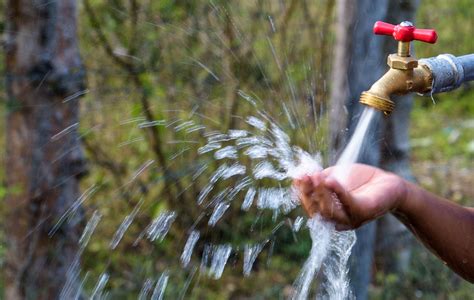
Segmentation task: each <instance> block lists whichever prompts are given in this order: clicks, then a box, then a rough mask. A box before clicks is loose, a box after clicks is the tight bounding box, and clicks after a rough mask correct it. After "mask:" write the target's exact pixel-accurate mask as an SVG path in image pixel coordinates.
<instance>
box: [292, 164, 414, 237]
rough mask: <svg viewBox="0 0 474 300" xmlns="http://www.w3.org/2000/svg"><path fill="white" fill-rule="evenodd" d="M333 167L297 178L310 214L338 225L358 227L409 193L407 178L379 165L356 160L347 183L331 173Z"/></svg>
mask: <svg viewBox="0 0 474 300" xmlns="http://www.w3.org/2000/svg"><path fill="white" fill-rule="evenodd" d="M335 168H336V167H331V168H328V169H325V170H323V171H322V172H317V173H314V174H312V175H305V176H303V177H302V178H300V179H295V180H294V186H295V187H296V188H297V190H298V192H299V197H300V200H301V204H302V206H303V208H304V209H305V211H306V212H307V213H308V215H310V216H312V215H314V214H315V213H319V214H321V215H322V216H323V217H324V218H326V219H329V220H331V221H334V222H335V223H336V229H338V230H348V229H354V228H357V227H359V226H361V225H363V224H364V223H366V222H369V221H371V220H374V219H376V218H378V217H379V216H381V215H384V214H386V213H387V212H390V211H393V210H395V209H396V208H397V207H399V205H400V203H401V202H402V201H403V200H404V199H405V197H406V195H405V194H406V185H405V181H404V180H403V179H402V178H400V177H398V176H397V175H395V174H392V173H389V172H385V171H382V170H380V169H377V168H375V167H371V166H367V165H362V164H354V165H351V166H350V167H349V170H348V172H349V175H348V176H347V179H346V180H345V182H344V183H343V184H341V183H339V182H338V181H337V180H336V179H335V178H334V177H332V176H331V175H332V174H333V173H334V171H335Z"/></svg>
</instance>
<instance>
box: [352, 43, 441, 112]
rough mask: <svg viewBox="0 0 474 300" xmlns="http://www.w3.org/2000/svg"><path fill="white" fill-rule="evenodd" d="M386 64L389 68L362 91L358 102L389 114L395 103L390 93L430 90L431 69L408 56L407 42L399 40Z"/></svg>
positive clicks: (401, 93)
mask: <svg viewBox="0 0 474 300" xmlns="http://www.w3.org/2000/svg"><path fill="white" fill-rule="evenodd" d="M387 64H388V65H389V67H390V69H389V70H388V71H387V73H385V74H384V75H383V76H382V77H381V78H380V79H379V80H378V81H376V82H375V83H374V84H373V85H372V86H371V87H370V89H369V90H368V91H365V92H362V94H361V96H360V101H359V102H360V103H362V104H365V105H368V106H371V107H373V108H375V109H378V110H380V111H382V112H383V113H384V114H385V115H389V114H390V113H391V112H392V111H393V109H394V108H395V103H394V102H393V101H392V100H391V96H392V95H405V94H408V93H412V92H416V93H422V94H424V93H427V92H429V91H430V90H431V86H432V83H433V77H432V74H431V71H430V69H429V68H428V67H426V66H425V65H423V64H418V60H417V59H416V58H414V57H412V56H410V43H409V42H399V45H398V53H396V54H390V55H389V56H388V59H387Z"/></svg>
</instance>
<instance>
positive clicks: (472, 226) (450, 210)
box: [394, 182, 474, 282]
mask: <svg viewBox="0 0 474 300" xmlns="http://www.w3.org/2000/svg"><path fill="white" fill-rule="evenodd" d="M394 215H395V216H397V218H399V219H400V220H401V221H402V222H403V223H404V224H405V225H406V226H407V227H408V228H409V229H410V230H411V231H412V232H413V233H414V234H415V235H416V236H417V237H418V238H419V239H420V240H421V241H422V242H423V243H424V244H425V245H426V246H427V247H428V248H429V249H431V250H432V252H434V253H435V254H436V255H437V256H438V257H439V258H441V259H442V260H443V261H444V262H446V264H447V265H448V266H449V267H450V268H451V269H453V270H454V271H455V272H456V273H458V274H459V275H461V276H462V277H464V278H465V279H467V280H469V281H471V282H474V210H473V209H470V208H465V207H462V206H460V205H458V204H455V203H453V202H450V201H448V200H446V199H443V198H440V197H438V196H435V195H433V194H431V193H429V192H427V191H425V190H423V189H421V188H420V187H418V186H416V185H414V184H412V183H408V182H407V183H406V197H404V199H402V200H401V201H400V205H399V206H398V207H397V209H396V210H395V211H394Z"/></svg>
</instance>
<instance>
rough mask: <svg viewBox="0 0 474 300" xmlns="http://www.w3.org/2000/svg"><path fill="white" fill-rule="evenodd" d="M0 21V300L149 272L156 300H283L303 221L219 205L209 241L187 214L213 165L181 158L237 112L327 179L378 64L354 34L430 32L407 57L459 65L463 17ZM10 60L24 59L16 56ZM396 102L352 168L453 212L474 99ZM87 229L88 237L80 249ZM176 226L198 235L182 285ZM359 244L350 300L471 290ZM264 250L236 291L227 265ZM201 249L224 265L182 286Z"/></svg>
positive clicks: (108, 5)
mask: <svg viewBox="0 0 474 300" xmlns="http://www.w3.org/2000/svg"><path fill="white" fill-rule="evenodd" d="M30 2H31V3H30ZM26 7H28V9H26ZM31 7H33V8H31ZM0 11H2V13H1V19H0V29H1V32H2V36H3V38H2V43H3V47H4V49H5V51H2V52H1V54H0V55H1V58H0V69H1V73H2V75H3V76H2V77H3V78H4V80H2V81H1V82H0V97H1V99H2V102H3V105H1V106H0V112H1V114H2V116H3V120H4V121H3V122H1V123H0V124H1V125H0V135H1V139H0V154H1V155H0V160H1V163H2V166H6V167H5V168H0V198H1V203H2V205H1V217H0V226H2V231H1V234H0V240H1V248H0V265H1V269H2V270H5V272H2V275H1V276H2V277H3V278H2V280H1V283H0V293H2V294H4V295H6V298H7V299H9V298H11V299H21V298H27V299H51V298H53V297H57V295H59V293H63V294H61V295H62V296H63V298H69V297H72V296H71V295H72V294H71V293H69V292H68V291H65V290H64V286H68V285H69V286H81V289H80V290H81V293H82V296H84V297H86V298H87V297H90V296H91V295H92V294H93V293H94V290H95V289H97V288H100V293H101V295H102V296H104V297H108V298H110V299H135V298H136V297H137V295H138V294H139V292H140V290H141V289H142V287H143V285H144V282H146V280H147V279H149V278H151V279H153V280H154V281H155V282H156V279H157V278H158V277H159V276H160V274H162V273H163V272H168V274H169V282H168V287H167V289H166V292H165V298H167V299H178V298H180V297H181V298H184V299H277V298H278V299H280V298H286V297H287V296H288V295H289V294H290V293H291V290H292V283H293V282H294V280H295V278H296V277H297V275H298V272H299V271H300V269H301V267H302V265H303V263H304V261H305V259H306V257H307V255H308V253H309V249H310V247H311V241H310V239H309V234H308V233H307V231H306V230H301V231H298V232H294V231H293V230H292V222H293V221H294V219H295V218H296V217H297V216H300V215H303V212H302V211H301V210H300V209H297V210H295V211H293V212H291V213H290V214H289V215H285V216H279V217H278V220H275V219H274V218H273V216H272V213H271V212H259V211H258V210H257V209H254V208H252V209H251V210H250V211H249V212H247V213H244V212H242V211H241V210H240V205H238V206H236V207H231V208H230V209H229V211H227V212H226V214H225V215H224V217H223V219H222V220H221V221H220V222H219V223H218V224H217V225H216V226H215V227H213V228H209V226H207V223H206V222H199V221H196V220H198V219H199V218H200V215H202V213H203V208H202V207H199V206H198V205H196V198H197V196H198V195H199V193H200V191H201V190H202V189H203V188H204V187H205V186H206V183H207V182H208V180H209V177H210V176H211V174H212V173H213V172H214V171H215V170H216V168H217V167H218V166H219V164H217V163H216V162H215V161H214V160H213V158H212V156H206V155H199V154H198V148H199V147H201V146H202V145H204V144H205V143H206V137H205V135H204V133H205V131H206V132H210V131H222V132H226V131H227V130H229V129H248V128H249V125H248V124H247V123H246V122H245V119H246V118H247V117H248V116H251V115H255V114H256V107H257V108H258V110H260V111H264V112H265V113H266V114H267V115H269V116H271V118H272V120H273V121H274V122H276V123H278V124H279V126H280V127H281V128H282V129H283V130H284V131H285V132H286V133H287V134H288V135H289V136H290V138H291V143H292V144H293V145H298V146H300V147H301V148H303V149H305V150H306V151H308V152H311V153H320V154H321V155H322V159H323V162H324V164H325V166H328V165H330V164H331V163H333V162H334V157H336V156H337V153H339V151H340V149H341V148H342V147H343V145H344V141H345V140H347V136H348V134H350V132H351V127H352V126H353V124H354V123H355V121H356V120H357V116H358V108H357V105H358V104H355V103H356V102H357V101H358V95H359V94H360V92H361V91H363V90H366V89H368V88H369V86H370V85H371V84H372V82H374V81H375V80H376V79H377V78H379V77H380V75H381V74H383V72H384V71H385V70H386V68H387V66H386V64H385V60H386V55H387V53H393V52H396V44H395V43H394V42H393V41H388V40H389V38H388V37H381V36H374V35H372V33H371V27H372V25H373V23H374V21H376V20H384V21H389V22H392V23H399V22H401V21H403V20H405V19H411V20H413V21H414V23H415V25H416V26H417V27H419V28H435V29H436V30H437V32H438V36H439V38H438V42H437V43H436V44H434V45H431V44H422V43H416V42H415V43H414V47H415V49H414V50H415V54H416V56H417V57H418V58H423V57H432V56H436V55H438V54H441V53H450V54H453V55H463V54H468V53H472V52H474V39H473V38H472V28H474V8H473V6H472V1H470V0H452V1H442V0H433V1H408V0H397V1H388V0H387V1H366V0H361V1H350V0H346V1H343V0H337V1H336V0H316V1H307V0H301V1H300V0H288V1H265V0H242V1H232V2H228V1H220V0H213V1H208V0H203V1H201V0H196V1H179V0H166V1H165V0H163V1H152V0H83V1H72V0H65V1H46V0H45V1H15V0H11V1H7V3H3V2H2V4H0ZM407 16H408V17H409V18H407ZM41 18H44V20H42V19H41ZM32 20H34V21H32ZM76 22H77V36H75V35H74V31H75V29H76ZM21 43H24V44H26V45H27V46H21V45H20V44H21ZM22 47H23V48H25V49H30V50H31V51H29V52H28V51H26V50H25V51H24V52H23V53H27V54H26V55H19V54H18V52H16V51H17V50H18V49H22ZM77 50H78V51H79V52H77ZM79 53H80V58H81V59H82V63H81V60H80V59H79V56H78V54H79ZM58 70H59V71H58ZM61 70H67V71H65V72H63V73H61V72H62V71H61ZM57 74H59V75H57ZM65 74H66V75H65ZM56 75H57V76H56ZM58 78H60V79H58ZM249 99H250V100H249ZM402 101H404V102H403V103H405V104H404V105H400V109H399V110H400V112H397V113H394V115H393V116H391V118H392V119H391V120H386V119H381V120H380V121H379V122H380V124H381V125H380V128H379V129H380V130H378V132H377V133H376V134H374V135H373V136H372V137H371V138H372V139H373V141H372V144H371V145H372V146H373V147H371V150H370V151H369V154H370V155H369V156H370V157H377V159H376V160H375V161H370V160H369V161H367V162H369V163H372V164H375V165H379V166H382V167H385V168H387V169H390V170H395V171H398V172H399V173H400V174H401V175H402V176H405V177H407V178H409V179H411V180H414V181H417V182H418V183H419V184H420V185H422V186H423V187H424V188H426V189H428V190H430V191H432V192H434V193H436V194H438V195H441V196H443V197H446V198H449V199H451V200H452V201H456V202H458V203H460V204H463V205H473V204H474V202H473V201H474V188H473V183H474V179H473V178H474V160H473V158H474V86H473V85H468V84H467V85H464V86H462V87H461V88H460V89H458V90H457V91H455V92H451V93H448V94H442V95H441V94H440V95H433V97H432V98H430V97H420V96H414V97H413V99H411V97H410V99H404V100H402ZM252 103H254V104H255V105H254V104H252ZM397 109H398V108H397ZM401 115H404V116H409V117H399V116H401ZM191 121H192V122H193V123H185V122H191ZM401 123H403V124H405V125H404V126H402V128H401V129H397V128H398V127H397V126H398V124H401ZM45 124H46V125H45ZM180 124H181V125H182V127H181V128H184V127H185V126H188V127H189V126H190V125H189V124H193V125H199V126H203V128H204V127H205V128H206V129H205V131H204V129H203V128H196V130H195V131H186V130H180V127H179V125H180ZM183 124H188V125H183ZM390 124H392V125H390ZM393 124H396V125H393ZM164 125H165V126H164ZM346 128H347V130H346ZM394 128H395V129H394ZM42 130H43V131H42ZM405 131H406V132H405ZM45 132H46V133H45ZM405 133H406V134H405ZM41 134H43V135H45V136H46V137H45V138H44V139H43V140H42V139H41V138H38V139H36V138H35V137H36V135H41ZM48 134H49V135H48ZM65 135H67V137H66V138H65V137H64V136H65ZM21 140H30V141H31V143H29V144H28V143H27V144H26V146H25V145H23V146H21V145H20V144H21V143H20V142H18V141H21ZM38 141H39V142H38ZM394 141H395V142H394ZM61 143H64V144H61ZM408 143H409V145H410V147H408ZM400 144H403V145H402V146H400ZM394 149H395V150H394ZM38 153H42V154H38ZM374 153H376V154H374ZM28 155H32V157H34V158H31V159H26V157H28ZM15 160H18V162H16V161H15ZM243 163H245V161H244V162H243ZM48 164H51V165H52V166H53V167H50V168H49V167H47V165H48ZM203 166H206V169H203ZM400 166H401V167H400ZM44 168H46V169H44ZM200 170H201V171H200ZM196 172H201V173H200V176H198V177H197V176H193V175H195V174H196ZM25 174H26V175H25ZM31 178H33V179H31ZM32 182H33V183H32ZM285 184H287V183H285ZM25 186H27V187H28V188H25ZM221 188H223V186H221ZM51 191H53V192H51ZM218 191H219V190H218V189H215V190H214V191H213V192H211V194H212V193H217V192H218ZM81 195H82V196H81ZM241 198H243V197H241ZM78 199H79V201H78ZM239 201H241V200H239ZM71 207H72V208H73V209H72V211H71V210H70V208H71ZM137 207H138V208H137ZM137 210H138V212H137ZM68 211H69V214H66V218H64V213H65V212H68ZM134 211H135V213H134ZM164 211H173V212H175V213H176V216H177V217H176V220H175V221H174V223H173V224H172V226H171V228H170V231H169V233H168V234H167V235H166V237H165V238H164V239H163V240H159V239H158V240H156V241H149V240H146V239H137V238H138V237H140V234H141V233H142V232H143V231H144V229H145V228H147V226H148V224H150V222H152V221H153V220H154V219H155V218H156V217H157V216H159V215H160V214H161V213H163V212H164ZM130 215H133V218H132V221H131V224H129V227H127V230H126V232H125V233H124V234H123V237H122V239H121V240H120V242H119V243H118V244H117V245H114V246H111V240H113V237H114V236H116V235H117V233H116V231H117V229H118V228H119V226H120V224H122V223H123V222H124V220H126V218H127V216H130ZM94 216H95V217H94ZM90 220H97V221H98V223H97V224H95V225H96V227H94V229H95V230H94V231H93V233H91V236H89V239H88V240H87V243H85V244H84V243H82V244H81V243H80V242H78V241H79V239H80V237H81V233H82V232H83V230H84V228H85V227H86V225H88V226H91V225H90V224H91V222H90ZM99 220H100V222H99ZM277 224H281V226H279V227H278V230H274V229H275V226H276V225H277ZM191 227H192V228H195V229H199V230H200V232H201V237H200V239H199V241H198V244H197V246H196V250H195V254H194V255H193V257H192V262H191V264H190V265H189V266H188V267H186V268H182V267H181V266H180V262H179V259H180V255H181V251H182V249H183V247H184V244H185V242H186V239H187V236H188V234H189V229H190V228H191ZM372 227H373V228H369V229H367V231H364V233H363V237H362V238H361V239H360V240H361V242H360V243H359V244H358V245H357V246H356V248H357V249H356V250H355V254H354V255H356V256H357V257H354V258H353V259H352V263H351V266H352V270H351V281H352V282H353V283H354V286H353V289H354V292H355V294H356V295H358V299H365V298H369V299H414V298H419V299H472V295H474V286H473V285H471V284H469V283H468V282H466V281H464V280H462V279H461V278H460V277H458V276H457V275H456V274H454V273H453V272H451V271H450V270H449V269H448V268H447V267H446V266H444V264H443V263H442V262H441V261H439V260H438V259H437V258H436V257H435V256H434V255H433V254H431V253H430V252H428V251H427V250H426V249H425V248H424V247H423V246H422V245H420V243H419V242H417V241H416V240H415V239H414V238H413V237H411V235H410V234H409V233H406V232H405V230H404V229H403V228H400V226H399V225H397V224H395V225H394V224H393V222H392V221H390V220H388V221H381V222H378V224H375V223H374V224H372ZM364 237H365V238H368V240H365V239H364ZM267 240H268V243H267V242H266V243H265V246H264V249H263V251H262V253H261V254H260V255H259V257H258V258H257V260H256V262H255V264H254V267H253V271H252V273H251V274H250V276H248V277H244V276H243V275H242V267H241V265H242V259H243V257H242V255H239V254H238V253H239V252H238V250H239V249H240V250H242V249H243V247H244V246H245V245H246V244H247V243H256V242H261V241H267ZM205 243H216V244H223V243H229V244H231V245H232V247H233V249H235V252H233V254H232V255H231V257H230V259H229V262H228V264H227V266H226V269H225V271H224V273H223V276H222V278H220V279H219V280H214V279H212V278H208V277H206V276H204V275H202V276H201V274H200V271H199V264H200V261H199V257H200V254H201V253H202V252H203V249H204V246H205ZM112 244H113V242H112ZM81 245H83V247H82V246H81ZM361 257H364V259H362V258H361ZM358 258H361V259H358ZM56 260H58V262H56ZM354 270H355V271H354ZM357 272H362V275H361V274H357ZM35 276H36V277H35ZM38 277H39V279H38ZM101 278H102V281H101ZM104 278H106V279H104ZM74 281H77V282H78V283H76V285H74V284H73V283H72V282H74ZM101 282H102V283H103V286H101V285H100V284H101ZM77 290H79V289H77V288H76V289H75V290H74V291H77ZM53 295H56V296H53ZM77 295H78V294H77ZM77 295H76V296H77ZM97 295H98V294H96V296H97Z"/></svg>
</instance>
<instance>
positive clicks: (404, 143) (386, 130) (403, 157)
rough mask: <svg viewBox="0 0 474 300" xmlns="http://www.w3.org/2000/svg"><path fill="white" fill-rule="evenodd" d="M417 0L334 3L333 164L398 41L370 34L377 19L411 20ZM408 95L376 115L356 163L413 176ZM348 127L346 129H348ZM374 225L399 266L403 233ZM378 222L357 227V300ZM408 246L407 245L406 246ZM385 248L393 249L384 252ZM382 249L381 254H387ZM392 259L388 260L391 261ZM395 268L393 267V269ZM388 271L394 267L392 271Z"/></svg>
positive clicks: (388, 222)
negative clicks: (361, 101) (390, 110)
mask: <svg viewBox="0 0 474 300" xmlns="http://www.w3.org/2000/svg"><path fill="white" fill-rule="evenodd" d="M417 6H418V0H397V1H388V0H381V1H371V0H360V1H351V0H338V1H337V29H336V30H337V37H336V49H335V51H336V52H335V60H334V63H333V78H332V86H333V88H332V90H331V105H330V108H331V112H330V116H331V118H330V125H331V126H330V128H331V132H330V134H331V150H332V151H331V152H332V155H331V160H332V162H333V163H334V162H335V161H336V158H337V157H338V155H339V153H340V152H341V151H342V150H343V147H344V146H345V144H346V143H347V141H348V138H349V137H350V135H351V134H352V132H353V131H354V129H355V127H356V125H357V122H358V120H359V117H360V115H361V113H362V110H363V108H364V107H363V106H362V105H360V104H359V103H358V101H359V96H360V94H361V92H363V91H365V90H368V89H369V87H370V86H371V85H372V84H373V83H374V82H375V81H376V80H378V79H379V78H380V77H381V76H382V75H383V73H384V72H385V71H386V70H387V69H388V66H387V65H386V58H387V55H388V54H389V53H395V52H396V49H397V44H396V42H395V41H394V40H393V39H391V38H390V37H386V36H375V35H374V34H373V33H372V27H373V24H374V23H375V22H376V21H379V20H381V21H385V22H389V23H394V24H398V23H400V22H402V21H404V20H411V21H413V19H414V15H415V12H416V8H417ZM411 101H412V96H404V97H398V98H395V102H396V109H395V111H394V112H393V113H392V115H391V116H390V118H383V117H382V115H381V114H377V116H376V117H375V118H374V121H373V124H372V125H371V127H370V129H369V131H368V133H367V135H366V142H365V145H364V149H362V152H361V156H360V157H359V162H362V163H366V164H370V165H374V166H380V167H383V168H385V169H388V170H390V171H393V172H395V173H398V174H399V175H401V176H403V177H405V178H408V179H412V175H411V171H410V167H409V138H408V127H409V116H410V110H411ZM347 129H348V130H347ZM379 223H380V224H381V225H382V228H378V229H379V230H378V231H379V235H378V240H379V241H382V242H381V243H379V241H377V244H380V245H383V246H382V247H381V248H380V249H385V250H382V251H385V253H387V257H391V258H393V257H394V256H395V254H399V253H402V255H401V256H400V257H402V259H401V264H406V263H407V259H406V257H407V255H408V256H409V254H408V253H407V252H409V250H407V249H403V245H402V243H398V244H397V243H395V242H394V241H402V239H400V236H406V235H407V231H406V229H404V227H403V226H402V225H401V224H400V223H399V222H397V221H394V220H393V217H392V216H387V218H384V219H383V220H382V221H381V222H379ZM376 229H377V228H376V223H375V222H372V223H369V224H367V225H365V226H363V227H361V228H360V229H358V230H357V243H356V245H355V247H354V250H353V253H352V256H351V276H350V277H351V284H352V289H353V292H354V294H355V296H356V298H357V299H367V297H368V285H369V283H370V281H371V276H372V274H371V273H372V272H371V270H372V265H373V257H374V255H373V254H374V251H375V245H376V232H377V230H376ZM405 248H406V244H405ZM388 249H390V250H391V252H392V253H388V252H389V251H388ZM385 253H384V254H385ZM389 260H390V259H389ZM395 269H396V268H395ZM391 271H392V270H391Z"/></svg>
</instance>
